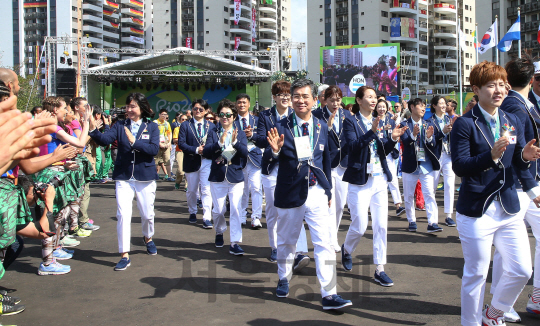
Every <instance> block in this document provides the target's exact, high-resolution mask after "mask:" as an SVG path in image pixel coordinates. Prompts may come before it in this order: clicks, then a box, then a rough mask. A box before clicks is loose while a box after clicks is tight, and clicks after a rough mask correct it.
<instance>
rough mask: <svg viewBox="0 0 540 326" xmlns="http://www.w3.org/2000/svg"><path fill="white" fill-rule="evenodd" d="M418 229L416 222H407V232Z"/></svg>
mask: <svg viewBox="0 0 540 326" xmlns="http://www.w3.org/2000/svg"><path fill="white" fill-rule="evenodd" d="M417 229H418V226H416V222H410V223H409V229H408V230H409V232H416V230H417Z"/></svg>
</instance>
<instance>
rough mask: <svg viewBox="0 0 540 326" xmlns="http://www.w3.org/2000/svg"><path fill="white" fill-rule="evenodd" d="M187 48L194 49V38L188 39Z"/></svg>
mask: <svg viewBox="0 0 540 326" xmlns="http://www.w3.org/2000/svg"><path fill="white" fill-rule="evenodd" d="M186 48H190V49H193V37H186Z"/></svg>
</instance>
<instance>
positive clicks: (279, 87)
mask: <svg viewBox="0 0 540 326" xmlns="http://www.w3.org/2000/svg"><path fill="white" fill-rule="evenodd" d="M290 91H291V83H289V82H288V81H286V80H278V81H277V82H275V83H274V84H273V85H272V95H274V96H275V95H278V94H283V93H285V94H288V93H289V92H290Z"/></svg>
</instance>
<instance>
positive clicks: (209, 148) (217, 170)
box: [203, 129, 248, 183]
mask: <svg viewBox="0 0 540 326" xmlns="http://www.w3.org/2000/svg"><path fill="white" fill-rule="evenodd" d="M237 130H238V135H237V137H236V144H234V145H233V147H234V149H236V154H235V155H234V157H233V158H232V160H231V162H230V164H229V162H227V160H225V159H224V158H223V161H222V162H221V163H219V164H218V163H217V162H218V161H219V160H218V159H219V157H220V156H221V153H222V152H223V149H222V148H221V146H219V136H218V134H217V129H213V130H212V132H210V133H209V134H208V138H207V139H206V145H205V146H204V149H203V155H204V156H209V157H211V159H212V166H211V168H210V176H208V181H210V182H223V181H224V180H225V179H227V181H228V182H230V183H239V182H243V181H244V172H243V171H242V166H245V164H246V160H247V156H248V150H247V137H246V134H245V133H244V132H243V131H242V130H240V129H237Z"/></svg>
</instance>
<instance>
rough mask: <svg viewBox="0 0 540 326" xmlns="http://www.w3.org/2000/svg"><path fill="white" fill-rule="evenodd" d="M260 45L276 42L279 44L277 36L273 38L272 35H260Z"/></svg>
mask: <svg viewBox="0 0 540 326" xmlns="http://www.w3.org/2000/svg"><path fill="white" fill-rule="evenodd" d="M258 41H259V42H260V43H270V44H272V43H274V42H277V37H275V36H271V35H259V40H258Z"/></svg>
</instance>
